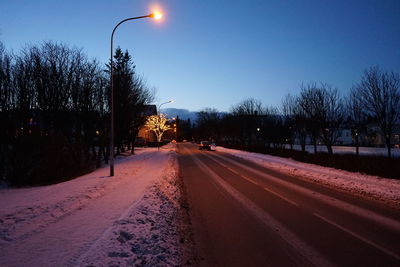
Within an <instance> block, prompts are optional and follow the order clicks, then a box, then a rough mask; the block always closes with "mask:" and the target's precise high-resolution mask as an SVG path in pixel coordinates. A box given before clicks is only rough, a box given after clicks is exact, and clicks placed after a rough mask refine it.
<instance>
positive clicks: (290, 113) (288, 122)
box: [281, 94, 296, 150]
mask: <svg viewBox="0 0 400 267" xmlns="http://www.w3.org/2000/svg"><path fill="white" fill-rule="evenodd" d="M281 112H282V114H283V116H284V124H285V127H286V130H287V133H288V137H289V138H288V142H289V144H290V149H291V150H293V144H294V140H295V138H296V134H295V133H296V132H295V117H296V98H295V97H293V96H292V95H291V94H287V95H286V96H285V97H284V98H283V99H282V103H281Z"/></svg>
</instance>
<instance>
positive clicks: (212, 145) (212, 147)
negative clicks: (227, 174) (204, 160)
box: [199, 141, 216, 151]
mask: <svg viewBox="0 0 400 267" xmlns="http://www.w3.org/2000/svg"><path fill="white" fill-rule="evenodd" d="M215 148H216V145H215V143H211V142H208V141H201V142H200V144H199V149H200V150H210V151H215Z"/></svg>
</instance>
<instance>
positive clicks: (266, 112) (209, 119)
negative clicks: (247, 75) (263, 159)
mask: <svg viewBox="0 0 400 267" xmlns="http://www.w3.org/2000/svg"><path fill="white" fill-rule="evenodd" d="M396 126H397V127H399V126H400V76H399V74H398V73H395V72H389V71H382V70H381V69H380V68H379V67H371V68H369V69H367V70H366V71H365V72H364V74H363V75H362V77H361V81H360V82H359V83H357V84H356V85H354V86H353V87H352V88H351V90H350V91H349V94H348V95H347V96H341V95H340V93H339V90H338V89H337V88H334V87H332V86H330V85H328V84H326V83H320V84H317V83H313V82H311V83H308V84H302V85H301V86H300V92H299V93H298V95H290V94H289V95H287V96H286V97H285V98H284V99H283V101H282V103H281V106H280V107H266V108H265V107H263V105H262V103H261V101H258V100H255V99H253V98H249V99H246V100H244V101H242V102H240V103H238V104H237V105H235V106H233V107H232V109H231V111H230V112H228V113H219V112H218V111H217V110H215V109H211V108H208V109H204V110H202V111H200V112H199V113H198V119H197V126H196V129H195V131H194V136H195V137H196V138H197V139H205V138H211V139H215V140H220V141H223V142H230V143H241V144H251V143H252V142H253V143H257V142H258V143H260V142H262V143H263V144H265V145H267V146H271V145H273V146H281V145H282V144H290V146H291V147H292V148H293V144H294V143H295V141H296V143H299V144H300V145H301V149H302V151H305V150H306V142H307V140H311V143H312V144H313V146H314V151H315V152H317V144H318V143H323V144H325V145H326V147H327V150H328V153H329V154H332V153H333V150H332V146H333V145H335V144H336V143H337V139H338V137H339V134H340V131H341V130H342V129H350V130H351V132H352V135H353V139H354V145H355V146H356V147H357V149H356V151H357V155H358V151H359V145H360V142H359V138H360V135H361V134H364V135H367V134H368V128H371V127H374V128H377V129H379V132H380V134H381V136H383V138H384V140H385V145H386V147H387V151H388V157H391V147H392V143H391V138H392V135H393V131H394V129H395V127H396Z"/></svg>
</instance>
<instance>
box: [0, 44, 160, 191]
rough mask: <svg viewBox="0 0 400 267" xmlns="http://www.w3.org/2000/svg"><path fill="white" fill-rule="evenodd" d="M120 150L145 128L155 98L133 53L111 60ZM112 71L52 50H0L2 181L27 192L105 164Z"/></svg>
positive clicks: (63, 49) (65, 49)
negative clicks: (34, 186) (31, 186)
mask: <svg viewBox="0 0 400 267" xmlns="http://www.w3.org/2000/svg"><path fill="white" fill-rule="evenodd" d="M114 58H115V64H114V68H115V70H114V74H115V75H114V84H115V91H116V94H115V95H116V96H115V97H116V103H117V105H116V106H115V108H116V112H115V115H116V120H115V121H116V123H115V144H116V146H117V147H118V152H120V151H121V150H122V149H123V147H124V145H125V143H128V142H131V141H132V140H133V137H134V136H135V135H136V132H137V129H138V127H140V126H141V125H142V124H143V123H144V118H142V116H141V114H142V112H143V110H144V105H145V104H147V103H149V102H150V101H152V97H153V94H152V92H151V91H150V90H149V89H148V88H147V86H146V84H145V83H144V81H143V79H142V78H141V77H139V76H138V75H136V73H135V66H134V64H133V61H132V58H131V56H130V55H129V53H128V52H125V53H124V52H122V51H121V49H119V48H118V49H117V50H116V53H115V55H114ZM109 72H110V65H109V64H108V65H103V64H100V63H99V62H98V61H96V60H92V59H89V58H88V57H87V56H86V55H85V54H84V53H83V51H82V50H81V49H77V48H71V47H69V46H67V45H64V44H59V43H55V42H44V43H43V44H41V45H31V46H27V47H25V48H24V49H22V50H21V51H20V52H19V53H18V54H16V53H10V52H8V51H7V50H6V49H5V48H4V45H3V44H1V43H0V124H1V130H0V142H1V144H0V147H1V148H0V160H1V162H2V163H4V164H1V166H2V167H1V168H0V180H6V181H8V182H11V183H14V184H17V185H22V184H33V183H47V182H52V180H57V179H66V178H67V177H72V176H74V175H77V174H79V173H82V172H85V171H88V170H90V169H93V168H95V166H99V165H100V164H101V161H103V160H104V161H105V162H107V160H108V155H109V153H108V151H107V149H108V142H109V138H108V136H109V134H108V133H109V104H110V103H109V101H110V85H109V81H110V79H109Z"/></svg>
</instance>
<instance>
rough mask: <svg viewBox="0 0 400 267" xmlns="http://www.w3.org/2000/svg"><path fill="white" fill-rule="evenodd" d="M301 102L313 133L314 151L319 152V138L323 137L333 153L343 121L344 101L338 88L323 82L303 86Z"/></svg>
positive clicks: (329, 150)
mask: <svg viewBox="0 0 400 267" xmlns="http://www.w3.org/2000/svg"><path fill="white" fill-rule="evenodd" d="M299 104H300V106H301V108H302V109H303V110H304V113H305V114H306V115H307V125H308V129H309V132H310V134H311V137H312V140H313V144H314V152H317V148H316V146H317V140H318V138H321V139H322V141H323V142H324V144H325V145H326V147H327V150H328V153H329V154H332V153H333V150H332V146H333V144H334V143H335V142H336V139H337V137H338V131H339V130H340V127H341V125H342V123H343V119H344V113H343V101H342V99H341V97H340V95H339V92H338V90H337V89H336V88H333V87H331V86H329V85H327V84H324V83H321V85H320V86H319V87H317V86H316V84H315V83H311V84H308V85H307V86H302V91H301V94H300V97H299Z"/></svg>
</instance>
